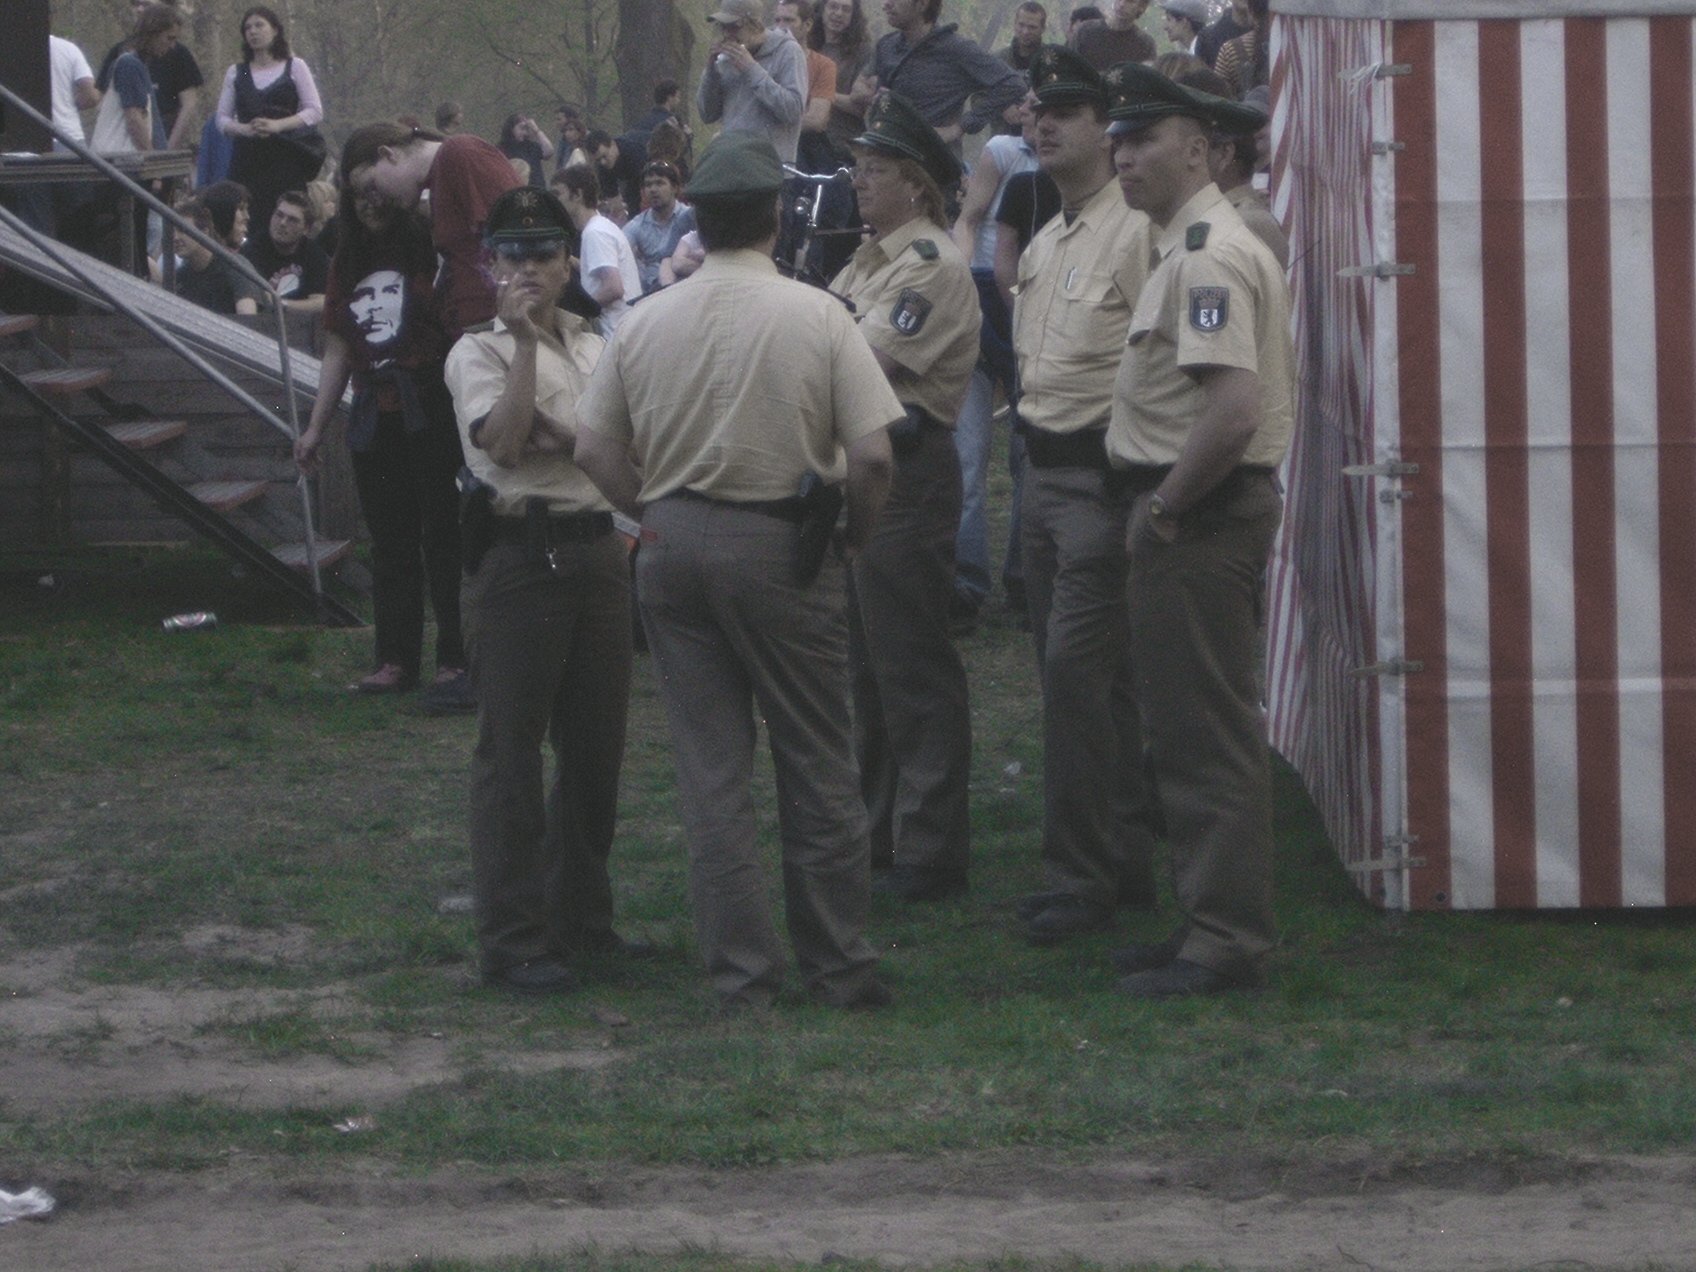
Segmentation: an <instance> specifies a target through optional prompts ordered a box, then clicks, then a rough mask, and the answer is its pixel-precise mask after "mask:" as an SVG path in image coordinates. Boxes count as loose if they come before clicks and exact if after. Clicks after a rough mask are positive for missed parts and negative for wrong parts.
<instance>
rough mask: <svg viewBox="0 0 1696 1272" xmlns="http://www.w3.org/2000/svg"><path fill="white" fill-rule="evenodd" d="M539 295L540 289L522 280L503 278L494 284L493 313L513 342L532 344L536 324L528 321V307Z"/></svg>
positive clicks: (534, 339)
mask: <svg viewBox="0 0 1696 1272" xmlns="http://www.w3.org/2000/svg"><path fill="white" fill-rule="evenodd" d="M539 295H541V288H540V287H538V286H537V285H536V284H534V283H529V282H526V281H525V280H524V279H522V278H503V279H501V280H499V281H498V282H497V283H496V284H495V313H496V314H497V315H498V316H499V317H500V320H501V322H503V323H505V324H506V329H507V331H508V332H510V333H511V335H512V338H513V339H514V340H517V341H519V342H520V343H523V344H534V343H535V341H536V337H537V331H536V324H535V323H533V322H531V321H530V306H531V305H533V304H535V303H536V297H537V296H539Z"/></svg>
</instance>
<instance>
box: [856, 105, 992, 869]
mask: <svg viewBox="0 0 1696 1272" xmlns="http://www.w3.org/2000/svg"><path fill="white" fill-rule="evenodd" d="M851 149H852V150H853V152H854V193H855V194H856V195H857V196H858V199H859V204H860V216H861V217H862V219H864V221H865V222H866V224H867V225H868V226H869V227H870V228H871V231H872V234H871V238H870V239H869V240H868V241H867V242H866V243H865V244H864V245H863V246H862V247H861V248H860V249H859V250H858V251H857V252H855V253H854V258H853V260H851V261H850V262H849V263H848V265H847V267H846V268H844V269H843V271H842V272H841V273H840V274H838V275H837V276H836V279H835V281H834V282H832V284H831V290H833V291H835V292H836V293H838V294H839V295H842V296H845V297H847V298H848V300H849V301H850V302H851V303H852V304H853V306H854V312H855V314H856V315H857V316H858V322H859V329H860V334H861V336H862V337H864V339H865V341H866V343H867V344H868V345H869V346H870V347H871V350H872V352H873V353H874V354H875V355H876V356H877V360H878V363H879V365H881V366H882V368H883V371H884V374H885V375H886V376H887V377H888V379H889V385H890V388H892V389H893V390H894V391H895V396H896V397H897V398H899V399H900V400H901V405H902V406H903V408H905V410H906V419H905V420H904V421H903V422H902V423H900V424H898V425H896V427H895V428H894V429H892V430H891V434H890V436H891V440H892V442H893V445H894V448H895V470H896V471H895V486H894V489H893V490H892V491H891V493H890V497H889V505H888V507H887V508H886V509H885V513H884V517H883V519H882V520H881V521H880V522H879V524H878V529H877V531H876V533H874V534H873V536H872V539H871V542H869V543H868V544H867V545H866V549H865V551H864V552H862V553H861V554H860V555H859V557H858V558H857V559H856V560H855V562H854V595H853V600H854V608H855V621H856V623H857V631H858V632H859V633H860V634H861V635H862V636H863V637H864V639H863V641H862V642H861V648H860V651H859V652H860V657H859V658H858V659H857V660H856V664H855V668H854V702H855V717H856V726H857V727H856V730H855V742H856V746H857V749H858V752H859V760H860V781H861V786H862V788H863V789H864V790H865V792H866V812H867V814H868V815H869V817H870V819H871V839H872V862H873V865H874V867H875V866H881V867H886V868H887V869H886V871H885V873H884V874H883V875H882V877H881V878H880V879H879V881H878V885H877V886H878V888H879V890H880V891H884V892H887V893H889V894H892V895H894V896H896V897H898V898H900V899H902V900H906V901H921V902H929V901H941V900H945V899H947V898H949V897H953V896H957V895H959V894H961V893H964V892H965V890H966V875H967V866H968V864H969V860H970V849H971V820H970V815H969V812H970V810H969V807H968V802H967V801H968V793H969V788H970V778H971V753H972V745H971V740H972V734H971V711H970V706H969V704H968V701H967V690H966V669H965V664H964V663H962V662H961V660H960V654H959V651H958V650H957V649H956V648H955V645H954V635H953V632H952V631H951V629H950V618H949V610H950V602H951V600H952V598H953V595H954V534H955V531H956V530H957V529H958V528H959V525H960V457H959V455H958V453H957V452H956V451H955V449H954V421H955V418H956V416H958V415H959V413H960V405H961V403H962V402H964V401H965V397H966V385H967V382H968V381H969V380H970V379H971V374H972V368H973V367H974V366H976V365H977V359H978V329H979V325H980V323H981V321H982V315H981V311H980V310H979V308H978V292H977V285H976V284H975V283H973V282H972V271H971V267H970V266H969V265H968V264H967V263H966V258H965V256H964V255H962V254H961V252H960V249H959V248H958V247H957V246H956V245H955V243H954V241H953V239H951V238H950V237H949V235H948V221H947V217H946V214H945V212H944V200H945V195H946V193H947V192H948V191H950V190H952V189H953V188H954V187H955V186H956V185H957V184H958V183H959V180H960V164H959V161H958V160H956V159H955V157H954V152H953V150H952V149H951V148H950V147H949V145H948V144H947V143H946V142H945V141H944V140H943V139H942V137H941V136H940V135H939V134H938V132H937V130H936V129H935V128H933V127H931V125H929V124H927V123H926V122H925V121H924V118H923V116H922V115H920V113H919V111H918V109H917V108H916V107H915V106H914V105H913V104H912V103H911V102H910V101H908V100H907V98H906V97H904V96H902V95H901V94H899V93H894V92H890V91H888V90H884V91H882V92H880V93H879V94H878V95H877V97H875V98H874V99H873V100H872V103H871V106H870V107H869V108H868V109H867V111H866V126H865V131H864V132H862V133H860V135H859V136H857V137H855V138H854V140H853V142H852V143H851Z"/></svg>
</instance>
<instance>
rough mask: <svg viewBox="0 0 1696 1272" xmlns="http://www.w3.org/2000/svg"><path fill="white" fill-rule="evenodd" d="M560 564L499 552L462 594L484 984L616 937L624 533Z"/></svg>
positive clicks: (626, 669)
mask: <svg viewBox="0 0 1696 1272" xmlns="http://www.w3.org/2000/svg"><path fill="white" fill-rule="evenodd" d="M558 561H559V569H558V571H557V572H555V571H551V570H549V569H548V568H547V567H546V566H545V565H540V564H531V563H530V562H528V561H526V560H525V553H524V549H523V547H522V546H520V545H517V544H499V545H496V546H495V547H492V548H490V549H489V551H488V553H487V555H485V556H484V558H483V561H482V564H481V565H480V566H479V567H478V570H477V572H476V573H475V574H472V575H468V576H466V578H465V580H464V584H463V587H462V589H461V608H462V610H463V613H464V622H465V634H466V646H467V649H468V651H469V653H470V656H471V683H472V687H473V690H474V691H475V693H476V696H477V746H476V749H475V750H474V751H473V752H472V756H471V863H472V888H473V893H474V898H475V903H476V920H477V944H478V948H479V951H480V957H481V961H482V965H483V970H484V971H485V972H494V971H499V970H501V969H503V968H506V967H511V966H512V965H514V964H516V963H522V962H525V961H526V960H529V959H533V958H537V957H540V956H541V955H544V954H559V955H563V956H569V955H570V954H571V953H573V952H574V951H575V950H576V949H577V948H578V947H579V946H581V945H582V944H583V943H584V941H585V940H587V939H592V937H591V934H593V933H595V932H600V931H605V930H608V929H610V928H611V926H612V886H611V883H610V881H609V879H608V874H607V858H608V856H609V855H610V853H611V852H612V840H613V827H614V823H615V821H616V819H617V813H618V773H619V768H620V765H621V764H622V763H623V760H624V721H625V712H626V710H627V707H628V703H629V696H630V660H631V630H630V583H629V573H628V566H627V563H626V557H625V551H624V543H623V540H621V539H620V538H619V537H618V536H617V535H616V534H605V535H602V536H601V537H600V538H599V539H597V540H595V541H594V542H592V543H582V544H570V545H567V546H565V547H563V548H561V549H560V550H559V552H558ZM544 744H546V745H547V746H549V747H551V748H552V750H553V753H554V769H553V776H552V779H551V781H548V780H545V779H544V774H543V760H542V747H543V745H544Z"/></svg>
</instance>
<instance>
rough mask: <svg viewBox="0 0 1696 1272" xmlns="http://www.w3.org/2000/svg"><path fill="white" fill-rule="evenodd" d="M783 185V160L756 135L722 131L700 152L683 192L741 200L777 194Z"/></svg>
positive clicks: (695, 196) (691, 198) (709, 197)
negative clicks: (760, 195) (748, 197)
mask: <svg viewBox="0 0 1696 1272" xmlns="http://www.w3.org/2000/svg"><path fill="white" fill-rule="evenodd" d="M782 186H783V161H782V160H780V159H779V158H778V157H777V151H776V150H775V149H773V148H772V144H771V142H770V141H768V140H767V139H766V138H764V137H762V136H760V135H759V134H758V133H751V132H724V133H720V134H719V135H718V136H717V137H714V138H713V139H712V141H711V142H710V143H709V144H708V146H707V148H706V149H705V150H703V151H702V152H701V161H700V162H699V163H697V164H696V165H695V171H694V173H693V174H692V175H691V176H690V178H689V186H688V189H687V190H686V191H685V193H686V194H687V195H688V196H689V199H690V200H691V202H692V201H694V200H696V199H741V198H746V197H747V196H749V195H754V194H776V193H777V192H778V190H779V189H781V188H782Z"/></svg>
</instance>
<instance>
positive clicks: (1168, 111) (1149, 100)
mask: <svg viewBox="0 0 1696 1272" xmlns="http://www.w3.org/2000/svg"><path fill="white" fill-rule="evenodd" d="M1103 78H1104V79H1105V80H1106V81H1107V117H1108V118H1109V119H1110V120H1112V121H1113V122H1112V123H1111V124H1110V125H1108V128H1107V131H1108V132H1109V133H1110V134H1112V135H1113V136H1115V137H1123V136H1126V135H1128V134H1132V133H1139V132H1141V131H1143V129H1145V128H1151V127H1153V126H1154V125H1155V124H1158V123H1159V122H1160V121H1161V120H1162V119H1169V118H1171V117H1172V116H1174V115H1182V116H1185V117H1187V118H1189V119H1194V120H1197V121H1199V122H1200V123H1202V124H1204V125H1206V126H1207V127H1208V128H1211V129H1214V130H1216V131H1218V132H1222V133H1231V134H1238V133H1245V132H1250V133H1252V132H1255V131H1256V130H1258V129H1259V128H1260V126H1261V125H1262V124H1263V123H1265V122H1266V117H1265V116H1264V115H1263V114H1261V113H1260V112H1259V111H1257V110H1255V109H1254V108H1253V107H1252V106H1244V105H1242V104H1241V103H1240V102H1233V101H1228V100H1227V99H1225V98H1223V97H1215V96H1213V94H1211V93H1204V92H1202V91H1201V90H1200V89H1195V88H1186V87H1184V86H1183V85H1182V84H1177V83H1174V82H1173V81H1172V80H1169V79H1167V78H1166V77H1165V76H1164V75H1162V74H1161V73H1160V72H1159V71H1157V70H1155V69H1154V68H1153V67H1152V66H1145V65H1144V64H1143V63H1141V62H1121V63H1119V65H1117V66H1111V67H1108V69H1107V73H1106V75H1105V76H1104V77H1103Z"/></svg>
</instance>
